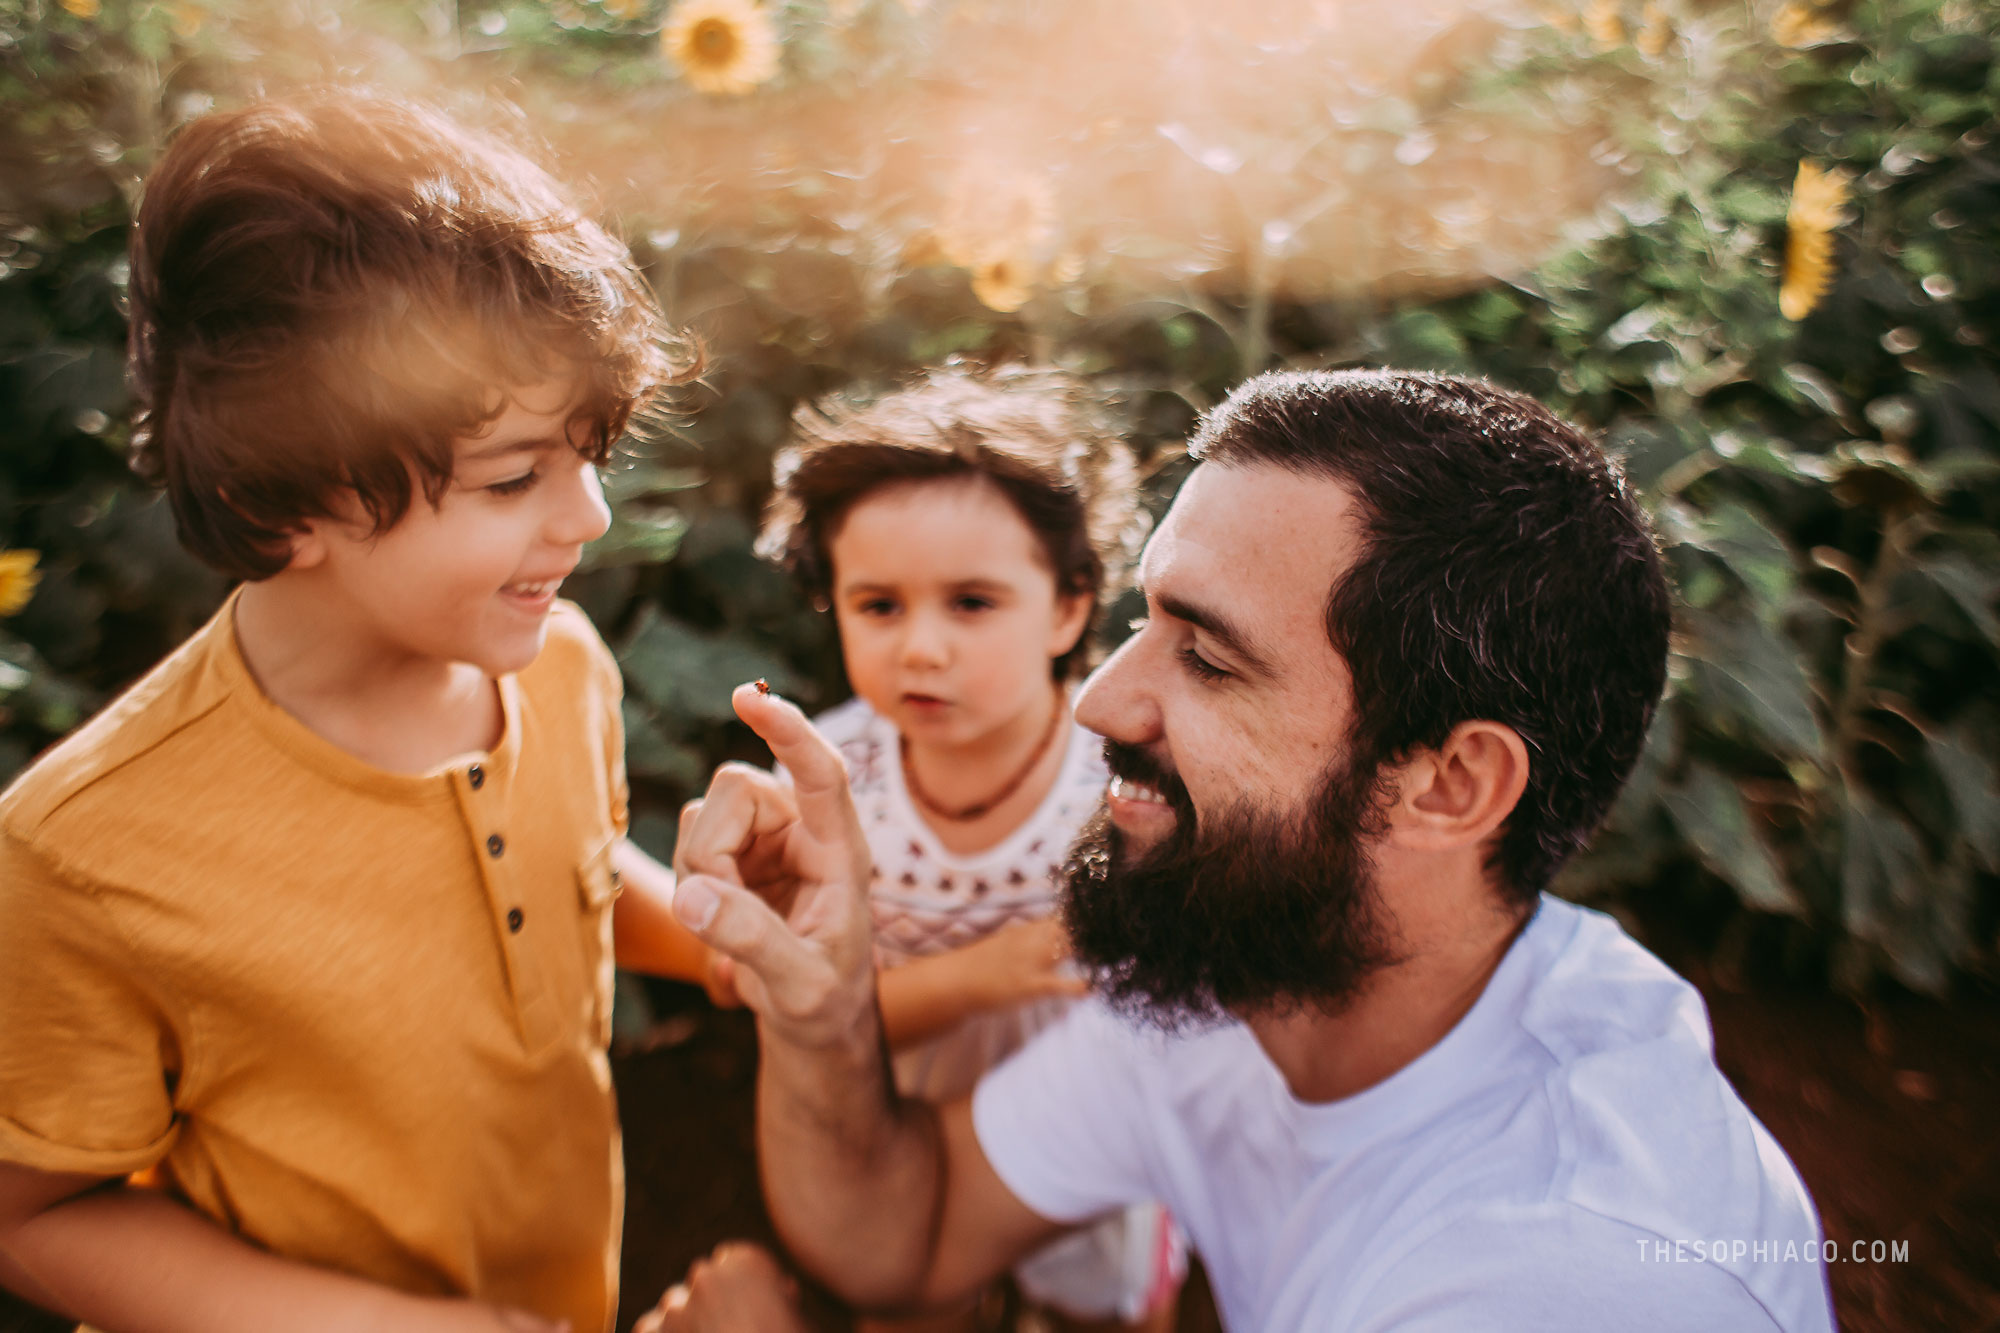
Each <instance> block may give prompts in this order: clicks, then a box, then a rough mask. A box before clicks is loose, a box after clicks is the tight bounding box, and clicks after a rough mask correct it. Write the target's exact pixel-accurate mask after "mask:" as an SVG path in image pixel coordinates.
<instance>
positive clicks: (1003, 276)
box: [972, 255, 1035, 315]
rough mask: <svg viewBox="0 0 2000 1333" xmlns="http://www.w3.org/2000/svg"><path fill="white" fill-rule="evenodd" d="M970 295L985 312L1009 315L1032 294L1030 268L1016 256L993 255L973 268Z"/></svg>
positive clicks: (1033, 287)
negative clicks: (986, 310)
mask: <svg viewBox="0 0 2000 1333" xmlns="http://www.w3.org/2000/svg"><path fill="white" fill-rule="evenodd" d="M972 294H973V295H974V296H976V297H978V298H979V303H980V304H981V305H983V306H985V307H986V308H987V309H988V310H997V311H999V312H1000V313H1001V314H1003V315H1011V314H1013V313H1014V312H1015V311H1016V310H1019V309H1020V308H1021V307H1022V306H1024V305H1026V304H1028V298H1029V297H1031V296H1033V295H1034V294H1035V275H1034V272H1033V268H1032V266H1031V265H1030V264H1029V263H1028V261H1027V260H1025V259H1023V258H1022V257H1021V256H1019V255H996V256H994V257H993V258H991V259H988V260H986V261H985V262H984V263H981V264H978V265H976V266H974V268H973V270H972Z"/></svg>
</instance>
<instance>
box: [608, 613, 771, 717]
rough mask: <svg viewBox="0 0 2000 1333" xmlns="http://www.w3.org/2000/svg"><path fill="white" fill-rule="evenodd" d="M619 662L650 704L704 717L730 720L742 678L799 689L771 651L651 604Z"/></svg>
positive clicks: (634, 685)
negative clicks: (663, 612)
mask: <svg viewBox="0 0 2000 1333" xmlns="http://www.w3.org/2000/svg"><path fill="white" fill-rule="evenodd" d="M618 661H619V664H620V665H621V666H623V667H624V668H625V677H626V679H627V680H629V681H630V682H631V683H632V686H633V688H634V689H636V690H637V691H638V692H639V694H640V695H641V696H642V697H644V698H645V699H646V700H647V701H648V702H650V703H651V704H653V706H654V707H656V708H659V709H661V710H663V711H665V712H667V713H669V714H675V715H679V716H682V717H688V718H693V719H695V720H697V721H702V722H729V721H733V720H734V719H735V717H736V710H735V709H734V708H732V707H731V706H730V703H729V696H730V694H731V692H732V691H734V690H735V688H736V687H737V686H738V685H741V684H743V683H744V682H745V681H750V680H757V679H759V678H762V679H764V680H768V681H769V682H770V683H771V688H772V689H774V690H778V691H779V692H781V693H786V694H797V693H798V687H797V684H796V682H795V680H794V678H793V676H792V672H791V670H790V668H788V667H787V666H786V665H785V664H784V663H783V662H781V661H780V660H778V659H777V658H776V657H773V656H772V655H771V654H770V653H768V652H766V651H764V650H763V649H761V648H759V647H757V646H755V645H754V644H751V643H749V642H747V641H746V640H743V639H739V638H735V637H732V636H727V635H709V634H703V633H701V632H699V631H697V630H695V629H693V628H691V627H689V626H687V625H684V624H682V623H681V622H680V621H678V620H675V619H673V618H672V617H670V616H664V615H661V614H659V613H658V612H657V611H655V610H654V609H652V608H650V607H649V608H647V611H646V612H645V613H644V614H642V615H641V616H640V619H639V623H638V625H637V626H636V627H635V628H634V630H633V632H632V634H631V635H630V636H629V637H628V638H627V639H626V641H625V646H624V647H623V648H622V649H621V650H620V651H619V653H618Z"/></svg>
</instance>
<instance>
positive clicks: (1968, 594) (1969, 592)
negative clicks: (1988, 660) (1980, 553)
mask: <svg viewBox="0 0 2000 1333" xmlns="http://www.w3.org/2000/svg"><path fill="white" fill-rule="evenodd" d="M1913 568H1915V570H1916V571H1917V572H1918V573H1919V574H1922V575H1923V576H1924V577H1925V578H1928V579H1929V580H1930V581H1931V582H1932V583H1935V584H1936V585H1937V586H1938V588H1939V589H1940V590H1941V591H1942V592H1943V593H1944V594H1945V596H1947V597H1949V598H1951V600H1952V602H1953V603H1954V604H1955V605H1956V606H1957V607H1958V609H1959V610H1961V611H1963V612H1964V613H1965V618H1966V619H1967V620H1970V621H1971V622H1972V628H1973V629H1974V630H1976V631H1978V632H1979V634H1980V635H1981V636H1982V637H1983V638H1984V639H1985V640H1986V642H1987V643H1989V644H1991V645H1992V646H1993V647H1995V648H2000V616H1995V615H1994V614H1993V599H1994V595H1995V593H1996V592H2000V577H1996V576H1995V575H1994V574H1993V572H1992V571H1990V570H1988V569H1985V568H1982V567H1981V566H1979V565H1976V564H1974V563H1973V562H1972V561H1970V560H1968V559H1966V558H1965V557H1964V556H1962V555H1958V554H1947V555H1933V556H1926V557H1924V558H1922V559H1920V560H1917V561H1915V562H1913Z"/></svg>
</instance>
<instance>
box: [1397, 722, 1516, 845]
mask: <svg viewBox="0 0 2000 1333" xmlns="http://www.w3.org/2000/svg"><path fill="white" fill-rule="evenodd" d="M1527 786H1528V747H1527V744H1526V743H1525V742H1524V741H1522V739H1521V736H1520V733H1518V732H1516V731H1515V730H1514V729H1513V728H1512V727H1509V726H1504V725H1502V724H1501V723H1498V722H1481V721H1474V722H1461V723H1459V724H1458V725H1457V726H1456V727H1454V728H1452V732H1451V735H1449V736H1447V737H1446V738H1445V741H1444V744H1443V745H1440V746H1439V747H1438V748H1437V749H1435V750H1426V751H1422V752H1420V753H1418V754H1416V755H1414V756H1412V757H1411V758H1410V759H1409V760H1407V761H1406V762H1405V763H1404V764H1403V765H1402V772H1401V773H1400V774H1399V776H1398V781H1397V783H1396V800H1395V803H1394V805H1393V806H1392V807H1391V809H1390V811H1389V822H1390V826H1391V830H1392V836H1393V837H1394V838H1395V840H1396V841H1397V842H1399V843H1401V844H1402V845H1403V846H1405V847H1410V848H1415V849H1420V850H1424V851H1444V850H1446V849H1448V848H1453V847H1464V846H1476V845H1478V844H1480V843H1483V842H1485V841H1486V840H1487V839H1488V838H1490V837H1492V836H1493V834H1494V832H1495V830H1497V829H1498V828H1499V827H1500V826H1501V825H1502V824H1504V823H1505V822H1506V821H1507V816H1509V815H1511V814H1513V813H1514V807H1515V805H1517V804H1518V803H1519V802H1520V800H1521V793H1522V792H1523V791H1525V790H1526V789H1527Z"/></svg>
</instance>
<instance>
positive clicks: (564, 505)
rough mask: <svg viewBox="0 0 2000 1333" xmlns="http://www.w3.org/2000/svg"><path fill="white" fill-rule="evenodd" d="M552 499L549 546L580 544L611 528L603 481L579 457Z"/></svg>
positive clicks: (588, 464) (594, 469)
mask: <svg viewBox="0 0 2000 1333" xmlns="http://www.w3.org/2000/svg"><path fill="white" fill-rule="evenodd" d="M563 470H564V471H568V469H563ZM555 501H556V503H555V507H554V509H553V511H552V512H551V513H550V515H549V523H548V528H547V534H548V539H549V542H550V544H551V545H555V546H582V545H585V544H586V543H588V542H594V541H596V540H597V539H598V538H599V537H602V536H603V535H604V534H605V533H606V532H608V531H610V529H611V506H610V505H608V504H606V503H605V502H604V483H603V482H602V481H600V480H599V479H598V476H597V469H596V468H595V467H594V466H592V465H591V464H590V463H588V462H583V461H581V460H579V463H578V466H577V467H576V469H575V470H574V472H571V473H570V475H569V476H568V478H567V480H565V481H564V482H563V483H561V484H560V485H559V486H558V487H557V488H556V496H555Z"/></svg>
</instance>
